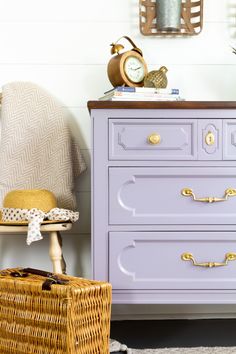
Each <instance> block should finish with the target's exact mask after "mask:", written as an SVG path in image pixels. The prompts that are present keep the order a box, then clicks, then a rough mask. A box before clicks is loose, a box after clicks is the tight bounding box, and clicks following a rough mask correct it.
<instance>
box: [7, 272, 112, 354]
mask: <svg viewBox="0 0 236 354" xmlns="http://www.w3.org/2000/svg"><path fill="white" fill-rule="evenodd" d="M19 270H20V269H19V268H17V269H6V270H4V271H1V272H0V353H1V354H12V353H14V354H34V353H37V354H95V353H96V354H108V353H109V335H110V312H111V285H110V284H109V283H105V282H98V281H93V280H87V279H83V278H76V277H71V276H67V275H60V278H61V279H65V280H69V282H68V283H67V284H64V285H59V284H53V285H52V286H51V290H42V284H43V282H44V281H45V278H44V277H42V276H39V275H29V276H27V277H26V278H13V277H12V276H11V275H10V273H11V272H15V271H19Z"/></svg>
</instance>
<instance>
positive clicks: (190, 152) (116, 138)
mask: <svg viewBox="0 0 236 354" xmlns="http://www.w3.org/2000/svg"><path fill="white" fill-rule="evenodd" d="M153 134H155V135H158V136H159V139H160V141H159V142H158V143H157V144H151V143H150V142H149V140H148V139H149V137H150V135H153ZM196 138H197V120H191V119H189V120H188V121H186V120H181V119H178V120H176V119H136V120H134V119H122V120H119V119H112V120H110V122H109V157H110V159H111V160H194V159H196V158H197V139H196Z"/></svg>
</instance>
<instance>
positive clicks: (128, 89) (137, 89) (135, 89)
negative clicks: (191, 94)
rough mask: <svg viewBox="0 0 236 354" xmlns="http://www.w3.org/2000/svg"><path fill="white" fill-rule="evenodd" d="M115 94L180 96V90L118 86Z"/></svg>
mask: <svg viewBox="0 0 236 354" xmlns="http://www.w3.org/2000/svg"><path fill="white" fill-rule="evenodd" d="M114 92H143V93H144V92H145V93H146V92H152V93H166V94H170V95H176V94H179V89H177V88H170V89H164V88H154V87H128V86H117V87H116V88H115V89H114Z"/></svg>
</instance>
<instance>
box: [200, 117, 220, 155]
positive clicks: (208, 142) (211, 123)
mask: <svg viewBox="0 0 236 354" xmlns="http://www.w3.org/2000/svg"><path fill="white" fill-rule="evenodd" d="M222 154H223V153H222V120H221V119H215V120H211V119H202V120H200V119H199V120H198V159H199V160H222V157H223V156H222Z"/></svg>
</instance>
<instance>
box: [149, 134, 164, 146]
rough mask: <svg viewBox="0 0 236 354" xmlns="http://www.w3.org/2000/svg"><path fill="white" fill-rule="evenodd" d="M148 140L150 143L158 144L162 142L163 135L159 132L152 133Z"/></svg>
mask: <svg viewBox="0 0 236 354" xmlns="http://www.w3.org/2000/svg"><path fill="white" fill-rule="evenodd" d="M147 140H148V142H149V144H152V145H158V144H160V142H161V136H160V135H159V134H157V133H152V134H151V135H149V136H148V138H147Z"/></svg>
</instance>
